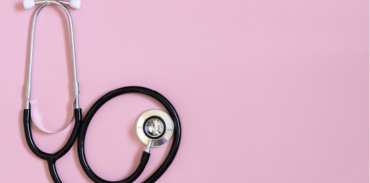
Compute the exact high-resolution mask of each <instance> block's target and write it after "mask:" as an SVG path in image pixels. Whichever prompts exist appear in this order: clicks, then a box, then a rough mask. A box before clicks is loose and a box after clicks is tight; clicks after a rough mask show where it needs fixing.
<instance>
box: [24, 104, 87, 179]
mask: <svg viewBox="0 0 370 183" xmlns="http://www.w3.org/2000/svg"><path fill="white" fill-rule="evenodd" d="M74 115H75V126H74V127H73V131H72V134H71V136H70V137H69V139H68V141H67V143H66V144H65V145H64V146H63V148H62V149H60V150H59V151H58V152H56V153H54V154H49V153H45V152H44V151H42V150H40V149H39V148H38V147H37V146H36V144H35V142H34V140H33V137H32V131H31V109H25V110H24V111H23V126H24V134H25V136H26V141H27V144H28V147H29V148H30V149H31V151H32V152H33V153H34V154H35V155H36V156H38V157H39V158H41V159H44V160H46V161H47V162H48V167H49V172H50V175H51V177H52V178H53V181H54V182H57V183H61V182H62V181H61V180H60V178H59V176H58V172H57V170H56V168H55V162H56V161H57V160H58V159H59V158H61V157H62V156H64V155H65V154H66V153H67V152H68V151H69V150H70V149H71V147H72V146H73V143H74V141H75V140H76V138H77V135H78V133H79V129H80V125H81V121H82V112H81V109H75V110H74Z"/></svg>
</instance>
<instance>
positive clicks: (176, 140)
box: [77, 86, 181, 183]
mask: <svg viewBox="0 0 370 183" xmlns="http://www.w3.org/2000/svg"><path fill="white" fill-rule="evenodd" d="M127 93H140V94H145V95H148V96H150V97H153V98H154V99H156V100H157V101H159V102H160V103H161V104H162V105H163V106H164V107H165V108H166V110H167V111H168V113H169V115H170V116H171V118H172V120H173V122H174V136H173V142H172V146H171V149H170V152H169V154H168V155H167V157H166V159H165V160H164V162H163V163H162V165H161V166H160V167H159V168H158V169H157V170H156V171H155V172H154V173H153V174H152V175H151V176H150V177H149V178H148V179H147V180H145V181H144V182H145V183H148V182H155V181H157V180H158V179H159V178H160V177H161V176H162V175H163V173H164V172H165V171H166V170H167V168H168V167H169V166H170V165H171V163H172V161H173V160H174V158H175V156H176V154H177V151H178V148H179V146H180V140H181V125H180V119H179V116H178V114H177V112H176V110H175V108H174V107H173V105H172V104H171V103H170V102H169V101H168V100H167V99H166V98H165V97H164V96H163V95H161V94H160V93H158V92H156V91H154V90H151V89H148V88H144V87H140V86H129V87H123V88H118V89H116V90H113V91H111V92H108V93H107V94H105V95H103V96H102V97H101V98H100V99H99V100H98V101H96V102H95V103H94V105H93V106H92V107H91V108H90V110H89V111H88V112H87V114H86V116H85V118H84V120H83V123H82V126H81V130H80V133H79V135H78V140H77V146H78V157H79V160H80V164H81V166H82V168H83V170H84V171H85V173H86V174H87V175H88V176H89V178H90V179H91V180H93V181H94V182H97V183H112V182H115V183H126V182H133V181H135V180H136V179H137V178H138V177H139V176H140V174H141V173H142V172H143V170H144V168H145V166H146V164H147V163H148V160H149V156H150V153H148V152H145V151H144V152H143V155H142V158H141V162H140V164H139V166H138V168H137V169H136V171H135V172H134V173H133V174H132V175H130V176H129V177H127V178H126V179H123V180H120V181H107V180H104V179H102V178H100V177H99V176H97V175H96V174H95V173H94V172H93V171H92V169H91V168H90V166H89V165H88V163H87V161H86V157H85V145H84V144H85V143H84V142H85V136H86V131H87V128H88V126H89V124H90V121H91V119H92V118H93V116H94V115H95V113H96V112H97V111H98V110H99V108H100V107H101V106H103V105H104V104H105V103H106V102H108V101H109V100H111V99H112V98H114V97H116V96H119V95H123V94H127Z"/></svg>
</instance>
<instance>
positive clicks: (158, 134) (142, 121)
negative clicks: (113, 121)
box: [23, 0, 181, 183]
mask: <svg viewBox="0 0 370 183" xmlns="http://www.w3.org/2000/svg"><path fill="white" fill-rule="evenodd" d="M49 4H56V5H58V6H60V7H61V8H62V9H63V10H64V11H65V13H66V14H67V17H68V22H69V33H70V34H69V35H70V42H71V52H72V62H73V78H74V82H73V89H74V102H73V109H74V113H73V115H74V119H75V126H74V128H73V130H72V133H71V135H70V137H69V139H68V141H67V142H66V144H65V145H64V146H63V147H62V148H61V149H60V150H59V151H57V152H56V153H53V154H50V153H46V152H43V151H42V150H40V149H39V148H38V147H37V145H36V144H35V142H34V140H33V137H32V131H31V121H32V122H33V120H32V115H31V103H30V98H31V75H32V62H33V45H34V37H35V36H34V35H35V24H36V19H37V16H38V14H39V13H40V11H41V10H42V9H43V8H44V7H46V6H47V5H49ZM66 4H67V5H69V6H71V7H72V8H76V9H78V8H80V6H81V1H80V0H70V1H55V0H42V1H34V0H24V2H23V5H24V8H25V9H29V8H32V7H34V6H35V5H40V7H39V8H38V9H37V10H36V12H35V14H34V16H33V19H32V27H31V36H30V38H31V40H30V55H29V69H28V81H27V85H26V107H25V109H24V113H23V123H24V132H25V136H26V140H27V144H28V146H29V148H30V149H31V150H32V152H33V153H34V154H35V155H36V156H38V157H39V158H41V159H44V160H46V161H47V163H48V167H49V172H50V175H51V177H52V179H53V181H54V182H57V183H61V182H62V181H61V179H60V178H59V176H58V173H57V170H56V167H55V162H56V161H57V160H58V159H59V158H61V157H62V156H64V155H65V154H66V153H67V152H68V151H69V150H70V149H71V147H72V146H73V143H74V141H75V140H76V139H77V137H78V140H77V147H78V157H79V161H80V164H81V166H82V168H83V170H84V171H85V173H86V174H87V175H88V176H89V178H90V179H91V180H93V181H94V182H98V183H113V182H115V183H126V182H133V181H135V180H136V179H137V178H138V177H139V176H140V175H141V173H142V172H143V171H144V168H145V166H146V164H147V163H148V160H149V157H150V149H151V147H159V146H161V145H163V144H165V143H166V142H168V141H169V140H170V139H171V138H172V136H173V142H172V146H171V149H170V151H169V153H168V155H167V157H166V159H165V160H164V162H163V163H162V164H161V166H159V168H158V169H157V170H156V171H155V172H154V173H153V174H152V175H151V176H150V177H149V178H148V179H146V180H145V181H144V182H146V183H149V182H155V181H157V180H158V179H159V178H160V177H161V176H162V175H163V173H164V172H165V171H166V170H167V168H168V167H169V166H170V165H171V163H172V161H173V160H174V158H175V156H176V154H177V151H178V148H179V145H180V140H181V125H180V119H179V116H178V114H177V112H176V110H175V108H174V107H173V105H172V104H171V103H170V102H169V101H168V100H167V99H166V98H165V97H164V96H163V95H161V94H160V93H158V92H156V91H154V90H151V89H148V88H144V87H140V86H128V87H122V88H118V89H116V90H113V91H110V92H108V93H107V94H105V95H103V96H102V97H101V98H100V99H99V100H97V101H96V102H95V103H94V104H93V106H92V107H91V108H90V109H89V111H88V112H87V114H86V116H85V118H84V119H83V120H82V111H81V108H80V104H79V94H80V91H79V83H78V81H77V69H76V51H75V44H74V34H73V23H72V17H71V14H70V13H69V11H68V9H67V8H66V6H65V5H66ZM128 93H139V94H144V95H147V96H150V97H152V98H154V99H156V100H157V101H158V102H160V103H161V104H162V105H163V106H164V107H165V108H166V110H167V111H168V113H167V112H165V111H162V110H159V109H151V110H147V111H144V112H143V113H142V114H141V115H140V116H139V117H138V119H137V122H136V134H137V136H138V138H139V139H140V141H141V142H142V143H144V144H145V145H146V148H145V150H144V152H143V154H142V156H141V160H140V164H139V166H138V167H137V169H136V170H135V171H134V173H133V174H131V175H130V176H128V177H127V178H125V179H123V180H120V181H107V180H104V179H102V178H100V177H99V176H98V175H96V174H95V173H94V171H93V170H92V169H91V168H90V166H89V164H88V162H87V160H86V157H85V148H84V145H85V143H84V142H85V137H86V131H87V129H88V127H89V124H90V121H91V119H92V118H93V117H94V115H95V113H96V112H97V111H98V110H99V109H100V107H102V106H103V105H104V104H105V103H106V102H108V101H109V100H111V99H113V98H115V97H117V96H119V95H123V94H128ZM72 121H73V116H72V119H71V121H70V123H69V124H71V122H72ZM69 124H68V125H66V126H65V127H64V128H62V129H61V130H59V131H56V132H49V131H45V130H43V129H41V128H39V127H38V126H37V125H36V124H35V123H34V125H35V126H36V127H37V128H38V129H39V130H41V131H43V132H45V133H50V134H54V133H58V132H60V131H62V130H64V129H66V128H67V127H68V126H69Z"/></svg>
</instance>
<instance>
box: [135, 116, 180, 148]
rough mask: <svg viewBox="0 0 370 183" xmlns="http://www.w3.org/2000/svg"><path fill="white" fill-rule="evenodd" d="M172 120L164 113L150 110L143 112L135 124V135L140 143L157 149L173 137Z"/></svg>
mask: <svg viewBox="0 0 370 183" xmlns="http://www.w3.org/2000/svg"><path fill="white" fill-rule="evenodd" d="M173 130H174V125H173V121H172V118H171V117H170V116H169V115H168V114H167V113H166V112H164V111H162V110H159V109H151V110H147V111H145V112H143V113H142V114H141V115H140V116H139V118H138V119H137V122H136V134H137V136H138V137H139V139H140V141H141V142H142V143H143V144H145V145H147V150H146V151H150V147H159V146H161V145H163V144H165V143H166V142H168V141H169V140H170V139H171V138H172V136H173Z"/></svg>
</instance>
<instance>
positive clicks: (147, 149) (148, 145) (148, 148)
mask: <svg viewBox="0 0 370 183" xmlns="http://www.w3.org/2000/svg"><path fill="white" fill-rule="evenodd" d="M152 144H153V139H149V140H148V144H147V145H146V149H145V152H147V153H150V148H151V147H152Z"/></svg>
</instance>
